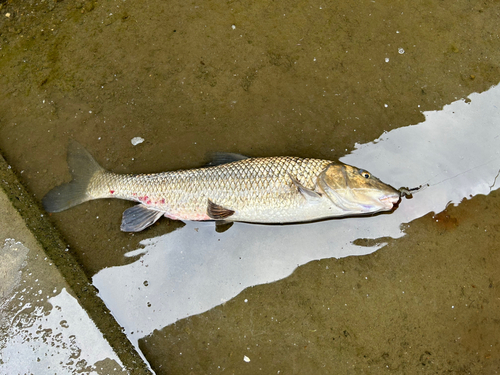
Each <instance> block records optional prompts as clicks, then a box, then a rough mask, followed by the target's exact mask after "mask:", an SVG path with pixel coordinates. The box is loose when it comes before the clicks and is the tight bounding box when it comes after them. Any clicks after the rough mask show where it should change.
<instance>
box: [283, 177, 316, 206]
mask: <svg viewBox="0 0 500 375" xmlns="http://www.w3.org/2000/svg"><path fill="white" fill-rule="evenodd" d="M288 176H289V177H290V179H291V180H292V182H293V184H294V185H295V186H296V187H297V189H298V190H299V192H300V194H302V196H303V197H304V198H306V200H309V201H310V200H318V199H320V198H321V193H318V192H317V191H314V190H311V189H308V188H306V187H305V186H304V185H302V184H301V183H300V181H299V180H297V179H296V178H295V177H293V176H292V175H290V174H288Z"/></svg>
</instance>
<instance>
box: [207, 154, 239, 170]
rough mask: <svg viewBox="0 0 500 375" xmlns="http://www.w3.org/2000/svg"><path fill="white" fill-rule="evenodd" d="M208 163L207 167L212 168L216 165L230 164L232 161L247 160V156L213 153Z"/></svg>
mask: <svg viewBox="0 0 500 375" xmlns="http://www.w3.org/2000/svg"><path fill="white" fill-rule="evenodd" d="M210 157H211V159H212V160H210V162H209V163H208V164H207V167H214V166H216V165H222V164H227V163H232V162H234V161H240V160H245V159H248V156H245V155H241V154H233V153H230V152H214V153H213V154H211V155H210Z"/></svg>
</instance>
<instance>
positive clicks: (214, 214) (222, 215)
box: [207, 199, 234, 220]
mask: <svg viewBox="0 0 500 375" xmlns="http://www.w3.org/2000/svg"><path fill="white" fill-rule="evenodd" d="M232 214H234V211H233V210H229V209H227V208H224V207H222V206H219V205H218V204H215V203H214V202H212V201H211V200H210V199H209V200H208V207H207V215H208V216H209V217H210V219H214V220H220V219H226V218H228V217H229V216H231V215H232Z"/></svg>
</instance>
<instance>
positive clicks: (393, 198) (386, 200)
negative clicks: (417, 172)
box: [379, 194, 401, 210]
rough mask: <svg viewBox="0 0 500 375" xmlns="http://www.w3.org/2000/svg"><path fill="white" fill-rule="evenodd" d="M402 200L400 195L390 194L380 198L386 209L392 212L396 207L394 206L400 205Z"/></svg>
mask: <svg viewBox="0 0 500 375" xmlns="http://www.w3.org/2000/svg"><path fill="white" fill-rule="evenodd" d="M400 199H401V196H400V194H388V195H384V196H383V197H381V198H379V201H380V202H381V203H382V204H383V205H384V208H385V209H387V210H391V209H392V207H394V205H395V204H396V203H398V202H399V200H400Z"/></svg>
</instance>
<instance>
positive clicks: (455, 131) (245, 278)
mask: <svg viewBox="0 0 500 375" xmlns="http://www.w3.org/2000/svg"><path fill="white" fill-rule="evenodd" d="M469 99H470V100H467V101H463V100H460V101H457V102H454V103H452V104H450V105H448V106H446V107H445V108H444V109H443V110H441V111H435V112H426V113H425V117H426V120H425V121H424V122H423V123H420V124H418V125H414V126H408V127H404V128H399V129H396V130H393V131H391V132H389V133H385V134H383V135H382V136H381V137H380V138H379V139H377V140H376V141H374V142H371V143H367V144H362V145H357V147H356V149H355V150H354V151H353V152H352V153H351V154H349V155H346V156H345V157H343V158H341V161H342V162H344V163H347V164H352V165H355V166H358V167H361V168H365V169H368V170H370V171H371V172H373V173H374V174H375V175H376V176H377V177H379V178H380V179H381V180H382V181H384V182H387V183H389V184H391V185H393V186H396V187H399V186H402V185H404V186H410V187H413V186H418V185H421V184H424V183H428V184H429V187H428V188H427V189H425V190H423V191H421V192H419V193H418V194H415V195H414V198H413V199H411V200H407V199H403V201H402V203H401V204H400V206H399V208H398V209H397V210H396V211H395V212H394V213H392V214H390V215H378V216H374V217H359V218H347V219H340V220H329V221H324V222H318V223H311V224H301V225H287V226H265V225H250V224H243V223H236V224H235V225H233V227H232V228H231V229H230V230H228V231H227V232H224V233H217V232H215V230H214V223H188V224H187V225H186V226H184V227H183V228H181V229H179V230H177V231H175V232H173V233H169V234H167V235H164V236H161V237H157V238H152V239H148V240H146V241H143V242H142V244H143V245H144V249H140V250H136V251H134V252H130V253H129V254H128V255H129V256H134V255H137V254H141V253H143V254H142V257H141V258H140V259H139V260H138V261H136V262H134V263H132V264H128V265H125V266H120V267H112V268H107V269H104V270H102V271H100V272H99V273H97V274H96V275H95V276H94V278H93V282H94V284H95V286H96V287H97V288H98V289H99V291H100V296H101V297H102V298H103V300H104V301H105V302H106V304H107V306H108V307H109V308H110V310H111V311H112V312H113V314H114V316H115V317H116V319H117V320H118V322H119V323H120V324H121V325H123V326H124V328H125V330H126V333H127V335H128V336H129V337H130V338H131V340H132V342H134V343H135V344H137V340H138V339H139V338H141V337H143V336H146V335H148V334H150V333H151V332H152V331H153V330H154V329H159V328H162V327H164V326H166V325H168V324H171V323H173V322H175V321H176V320H177V319H181V318H184V317H186V316H189V315H193V314H198V313H201V312H204V311H206V310H208V309H210V308H212V307H214V306H216V305H218V304H220V303H223V302H224V301H226V300H229V299H230V298H232V297H234V296H235V295H237V294H238V293H239V292H240V291H242V290H243V289H244V288H247V287H249V286H253V285H257V284H262V283H268V282H272V281H275V280H278V279H281V278H284V277H286V276H287V275H289V274H290V273H291V272H292V271H293V270H294V269H295V268H296V267H297V266H299V265H301V264H304V263H307V262H309V261H311V260H315V259H321V258H331V257H337V258H340V257H345V256H349V255H363V254H368V253H371V252H373V251H375V250H377V249H379V248H380V247H381V246H384V241H385V240H387V239H388V238H398V237H401V236H402V235H404V233H403V232H402V230H401V229H400V227H401V224H402V223H409V222H411V221H412V220H414V219H416V218H419V217H421V216H423V215H425V214H427V213H429V212H431V211H434V212H440V211H442V210H443V209H445V207H446V206H447V205H448V204H450V203H454V204H458V203H459V202H460V201H461V200H463V199H464V198H469V197H471V196H474V195H476V194H488V193H489V192H490V191H491V190H494V189H497V188H498V187H499V186H500V178H497V177H498V173H499V169H500V155H499V151H498V150H500V110H499V108H498V106H497V103H500V86H496V87H493V88H491V89H490V90H488V91H487V92H484V93H481V94H472V95H470V97H469ZM360 239H379V240H376V241H360ZM361 243H363V244H364V246H359V245H358V244H361ZM366 244H369V245H373V246H371V247H370V246H366Z"/></svg>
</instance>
